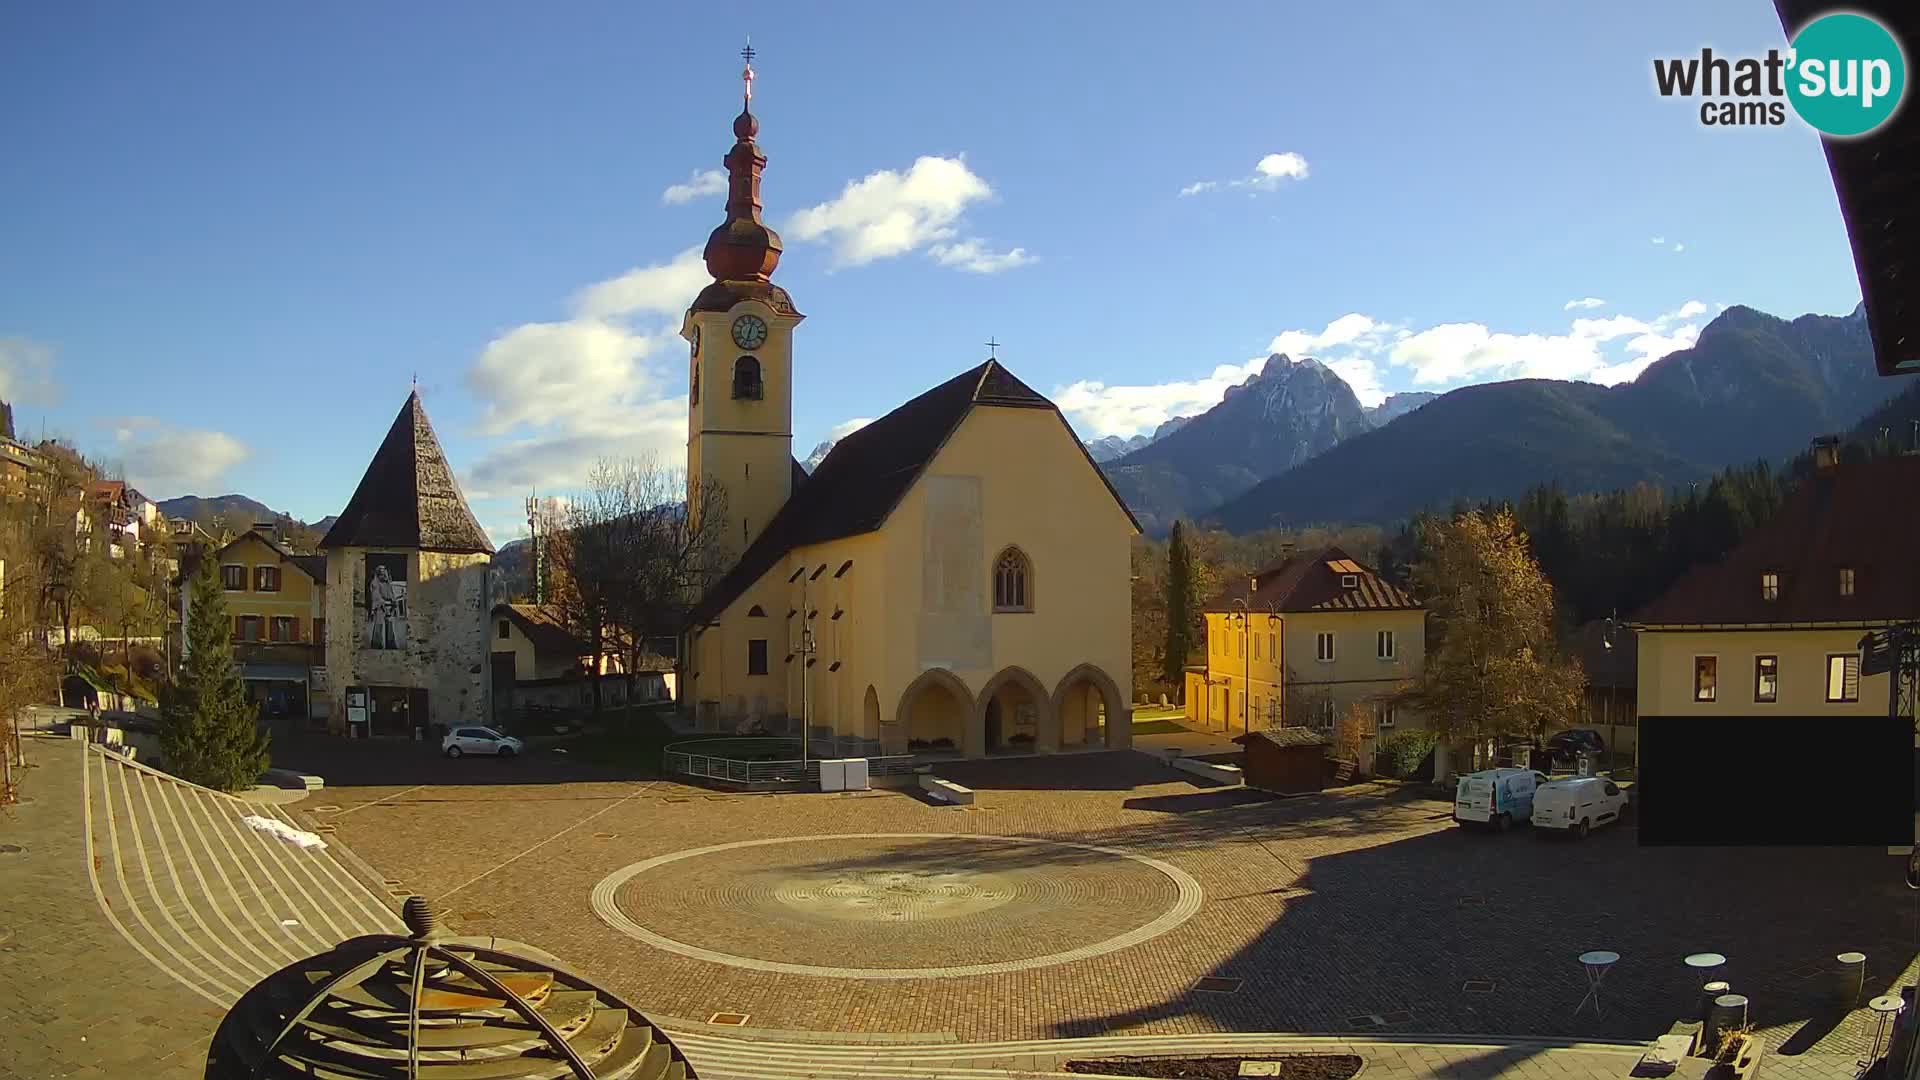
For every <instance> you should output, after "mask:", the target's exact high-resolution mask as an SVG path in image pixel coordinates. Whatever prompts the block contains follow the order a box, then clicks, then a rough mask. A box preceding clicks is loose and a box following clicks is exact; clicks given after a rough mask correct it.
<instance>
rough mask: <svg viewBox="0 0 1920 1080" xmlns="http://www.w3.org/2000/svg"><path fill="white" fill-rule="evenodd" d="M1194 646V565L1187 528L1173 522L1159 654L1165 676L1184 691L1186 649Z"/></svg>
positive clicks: (1168, 551)
mask: <svg viewBox="0 0 1920 1080" xmlns="http://www.w3.org/2000/svg"><path fill="white" fill-rule="evenodd" d="M1192 648H1193V565H1192V562H1191V561H1190V556H1189V555H1188V553H1187V536H1186V531H1185V529H1184V528H1182V526H1181V524H1180V523H1179V522H1178V521H1176V522H1174V523H1173V536H1172V537H1170V538H1169V539H1168V540H1167V644H1166V648H1165V649H1163V650H1162V651H1161V654H1160V668H1161V676H1162V678H1163V680H1164V681H1165V682H1166V683H1168V684H1169V685H1171V686H1173V687H1174V688H1175V689H1176V691H1177V692H1185V688H1186V681H1187V680H1186V669H1187V653H1188V652H1189V651H1191V649H1192Z"/></svg>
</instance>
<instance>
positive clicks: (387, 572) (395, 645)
mask: <svg viewBox="0 0 1920 1080" xmlns="http://www.w3.org/2000/svg"><path fill="white" fill-rule="evenodd" d="M366 580H367V648H369V649H404V648H406V647H407V557H406V556H405V555H394V554H373V553H369V554H368V555H367V576H366Z"/></svg>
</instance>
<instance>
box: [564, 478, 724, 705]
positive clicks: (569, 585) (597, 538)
mask: <svg viewBox="0 0 1920 1080" xmlns="http://www.w3.org/2000/svg"><path fill="white" fill-rule="evenodd" d="M688 494H689V493H688V489H687V488H686V487H685V486H684V482H683V479H682V477H681V474H679V473H678V472H677V471H674V470H669V469H665V468H662V467H661V466H660V465H659V464H657V463H656V462H653V461H637V460H632V459H625V460H603V461H601V462H600V463H599V464H598V465H596V466H594V469H593V471H592V472H591V473H590V474H589V475H588V477H587V483H586V486H585V487H584V488H582V489H581V490H580V491H579V492H578V493H576V494H575V495H573V496H571V497H570V498H569V499H568V500H567V501H566V504H565V506H564V507H563V508H562V509H561V510H560V511H559V513H558V514H557V517H558V519H559V520H558V521H557V522H555V526H556V527H554V528H552V529H551V530H549V531H548V532H547V534H546V536H545V538H544V540H543V542H544V543H545V544H546V545H547V555H548V558H549V559H550V560H551V566H552V569H553V574H552V578H553V581H552V588H551V593H552V601H553V603H554V604H556V605H557V606H558V607H559V609H560V612H561V616H562V619H563V620H564V621H565V623H566V624H567V627H568V629H570V630H572V631H573V633H574V634H575V635H576V636H577V637H579V638H580V640H581V641H582V642H584V643H585V644H586V646H587V648H588V650H589V655H590V656H591V658H592V659H591V664H592V666H591V668H590V671H589V674H590V677H592V679H593V683H592V686H593V712H594V715H595V717H596V718H597V717H598V716H599V715H600V713H601V711H602V707H603V699H602V693H601V685H600V679H599V674H600V672H601V670H602V669H603V668H604V667H605V666H606V664H605V661H606V658H608V657H610V656H611V657H618V658H619V659H620V661H621V667H622V669H623V670H624V671H625V673H626V680H627V698H628V700H632V696H633V695H632V691H633V680H634V678H635V675H636V671H637V668H638V667H639V664H640V658H641V656H642V655H643V654H644V653H645V652H646V649H647V644H648V642H649V641H652V640H655V639H658V638H662V637H668V636H671V635H673V634H675V633H677V632H678V631H679V630H680V628H681V627H682V625H684V623H685V621H686V617H687V614H688V612H690V611H691V610H692V607H693V605H694V604H695V603H696V602H697V601H698V600H699V598H700V596H701V595H702V594H703V593H704V592H705V591H706V590H707V588H708V587H710V586H711V585H712V584H713V582H714V581H715V580H717V579H718V577H719V575H720V574H721V573H722V572H724V570H725V568H726V566H727V565H728V561H729V560H728V555H729V554H730V553H729V552H727V551H725V550H724V549H723V546H722V545H723V542H724V541H723V538H724V536H725V534H726V495H725V491H724V490H723V489H722V488H721V486H720V485H719V483H718V482H717V481H712V480H708V481H704V482H703V483H702V484H701V485H700V487H699V489H698V490H696V491H693V492H692V493H691V495H692V502H693V505H692V506H689V505H688V502H687V498H688Z"/></svg>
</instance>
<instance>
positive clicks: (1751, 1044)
mask: <svg viewBox="0 0 1920 1080" xmlns="http://www.w3.org/2000/svg"><path fill="white" fill-rule="evenodd" d="M1735 1047H1736V1048H1735V1049H1734V1050H1733V1051H1732V1052H1731V1053H1729V1054H1723V1055H1721V1057H1722V1060H1719V1061H1715V1062H1714V1063H1713V1065H1712V1066H1711V1067H1709V1068H1708V1069H1707V1078H1708V1080H1748V1078H1749V1077H1751V1076H1754V1075H1755V1074H1757V1073H1758V1072H1759V1071H1760V1059H1761V1058H1762V1057H1764V1056H1765V1055H1766V1045H1765V1044H1764V1043H1762V1042H1761V1041H1760V1040H1759V1039H1758V1038H1756V1037H1755V1036H1752V1035H1742V1036H1740V1037H1739V1039H1738V1040H1737V1041H1736V1043H1735Z"/></svg>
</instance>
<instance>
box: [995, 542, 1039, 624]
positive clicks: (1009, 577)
mask: <svg viewBox="0 0 1920 1080" xmlns="http://www.w3.org/2000/svg"><path fill="white" fill-rule="evenodd" d="M993 610H995V611H1032V610H1033V563H1032V562H1030V561H1029V560H1028V559H1027V556H1026V553H1025V552H1023V551H1021V550H1020V549H1019V548H1017V547H1010V548H1008V549H1006V550H1005V551H1002V552H1001V553H1000V557H999V558H997V559H995V560H994V561H993Z"/></svg>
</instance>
